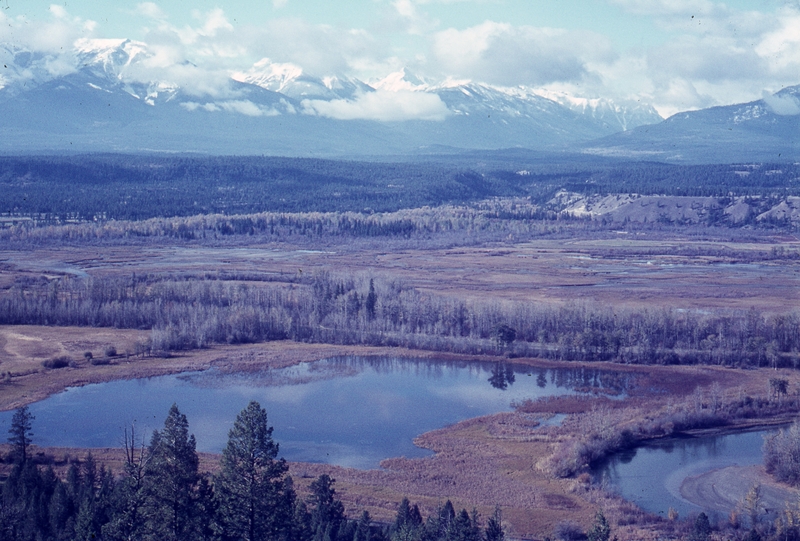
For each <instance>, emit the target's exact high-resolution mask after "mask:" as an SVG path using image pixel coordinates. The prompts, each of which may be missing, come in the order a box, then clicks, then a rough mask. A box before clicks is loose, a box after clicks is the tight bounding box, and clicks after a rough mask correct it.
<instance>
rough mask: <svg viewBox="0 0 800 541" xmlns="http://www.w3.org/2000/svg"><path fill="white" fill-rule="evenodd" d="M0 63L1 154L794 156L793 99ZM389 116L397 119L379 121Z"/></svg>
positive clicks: (117, 50)
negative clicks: (589, 95)
mask: <svg viewBox="0 0 800 541" xmlns="http://www.w3.org/2000/svg"><path fill="white" fill-rule="evenodd" d="M0 60H2V62H3V65H4V68H3V71H2V73H0V137H1V138H0V141H1V142H0V151H2V152H30V151H37V152H38V151H44V150H48V151H51V150H52V151H63V150H79V151H140V150H160V151H170V152H172V151H175V152H187V151H190V152H205V153H214V154H227V153H235V154H242V153H244V154H251V153H257V154H282V155H294V156H297V155H315V156H318V155H326V156H342V155H351V156H352V155H367V154H373V155H381V154H383V155H386V154H396V153H418V152H431V151H434V149H440V150H441V149H443V148H445V147H450V148H458V149H482V150H491V149H501V148H529V149H561V150H565V149H575V148H583V149H584V150H585V151H587V152H592V153H596V154H605V155H624V156H640V155H644V156H647V157H656V158H658V159H671V158H672V159H681V156H684V157H685V156H686V155H687V153H686V152H683V153H682V151H678V150H677V149H679V148H683V147H681V145H684V146H686V147H687V148H689V147H690V148H691V149H692V151H693V152H695V153H698V152H699V155H704V156H708V155H709V152H710V150H711V147H713V146H714V145H719V144H723V145H724V144H728V147H729V148H728V149H727V150H728V151H730V149H731V148H732V147H731V145H730V144H729V143H731V142H734V143H741V142H742V141H745V140H747V138H752V137H755V139H756V140H757V141H761V142H759V143H758V144H755V145H754V146H752V148H755V149H757V150H758V149H761V148H762V147H764V148H767V147H768V148H769V149H772V148H779V149H780V148H784V147H787V145H788V149H789V150H791V149H795V150H796V146H797V142H796V141H797V137H796V134H797V133H798V130H797V119H798V118H800V115H797V114H795V113H794V111H795V109H796V110H797V111H798V112H800V101H798V97H797V94H798V91H797V88H795V89H794V90H792V89H787V90H785V91H783V92H782V93H778V94H776V95H774V96H766V97H765V99H764V100H760V101H758V102H753V103H751V104H743V105H741V106H731V107H728V108H714V109H709V110H705V111H696V112H693V113H682V114H681V115H676V116H674V117H672V118H670V119H668V120H667V121H664V122H660V117H658V115H657V114H656V113H655V111H654V110H653V109H652V108H651V107H649V106H647V105H642V104H638V103H614V102H611V101H608V100H603V99H585V98H576V97H572V96H568V95H565V94H554V93H547V92H545V91H542V90H537V89H531V88H525V87H517V88H502V87H496V86H491V85H486V84H479V83H475V82H471V81H457V80H446V81H439V82H434V81H427V80H425V79H423V78H421V77H418V76H415V75H413V74H411V73H409V72H408V71H406V70H402V71H400V72H397V73H393V74H390V75H388V76H387V77H384V78H383V79H379V80H375V81H371V84H366V83H364V82H362V81H359V80H356V79H351V78H346V77H341V76H339V77H337V76H330V77H316V76H313V75H311V74H309V73H306V72H304V71H303V70H302V69H301V68H300V67H298V66H295V65H292V64H286V63H274V62H271V61H269V60H267V59H264V60H262V61H260V62H257V63H256V64H255V65H253V66H252V67H251V68H250V69H248V70H246V71H239V72H231V73H226V72H223V71H219V72H217V73H214V74H213V76H214V78H213V80H205V79H204V78H203V77H206V76H208V74H207V73H206V72H201V71H200V70H198V69H197V67H196V66H192V65H180V66H177V67H176V66H172V69H171V70H170V69H163V63H162V62H161V60H162V59H160V58H159V57H158V55H157V54H155V53H154V52H152V51H151V50H150V49H149V47H148V46H147V44H145V43H141V42H135V41H130V40H79V41H78V42H76V44H75V48H74V50H73V51H71V52H70V54H67V55H61V56H58V55H50V54H42V53H32V52H29V51H25V50H21V49H19V48H14V47H11V46H0ZM196 79H199V80H196ZM426 108H427V109H426ZM431 108H432V109H433V111H434V114H430V110H431ZM387 109H397V110H400V111H401V112H402V115H385V114H382V113H385V112H386V110H387ZM720 115H721V116H720ZM723 117H724V118H723ZM721 119H722V120H721ZM725 119H727V120H725ZM656 123H657V124H656ZM728 124H730V125H732V126H734V127H736V130H734V133H735V134H737V135H735V136H733V135H731V133H728V132H725V133H721V134H717V133H716V132H714V131H713V129H712V128H711V127H709V126H712V127H713V126H717V128H714V129H717V130H718V131H719V130H722V129H723V128H724V127H726V126H728ZM725 129H727V128H725ZM623 130H627V131H623ZM709 130H711V131H709ZM776 130H777V131H776ZM792 130H794V131H792ZM712 132H713V133H712ZM778 132H779V133H778ZM611 134H614V135H611ZM659 134H661V135H659ZM709 134H711V135H709ZM606 136H609V137H606ZM603 137H605V138H603ZM726 137H727V138H726ZM731 137H733V138H734V139H731ZM737 137H738V139H737ZM759 137H760V138H761V139H759ZM598 138H603V139H599V141H594V140H596V139H598ZM590 141H591V142H590ZM676 141H677V143H676ZM726 141H727V143H726ZM659 145H660V146H659ZM704 145H705V146H704ZM759 145H761V146H759ZM770 145H772V146H770ZM781 145H783V146H781ZM706 147H708V148H706ZM664 148H666V149H668V150H669V152H667V151H666V150H663V149H664ZM698 149H699V150H698ZM759 151H760V150H759ZM637 153H638V154H637ZM712 154H713V152H712ZM676 156H677V157H676Z"/></svg>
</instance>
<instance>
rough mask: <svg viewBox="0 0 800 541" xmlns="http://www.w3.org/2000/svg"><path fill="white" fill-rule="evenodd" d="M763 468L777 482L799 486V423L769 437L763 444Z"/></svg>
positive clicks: (796, 422)
mask: <svg viewBox="0 0 800 541" xmlns="http://www.w3.org/2000/svg"><path fill="white" fill-rule="evenodd" d="M764 466H765V467H766V470H767V473H771V474H772V475H773V476H774V477H775V479H777V480H778V481H781V482H784V483H788V484H790V485H792V486H795V487H796V486H800V423H799V422H798V421H795V422H794V424H792V426H790V427H789V428H788V429H783V430H781V431H780V432H779V433H778V434H775V435H773V436H770V437H768V438H767V439H766V441H765V442H764Z"/></svg>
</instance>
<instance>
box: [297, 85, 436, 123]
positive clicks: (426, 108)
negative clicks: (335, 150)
mask: <svg viewBox="0 0 800 541" xmlns="http://www.w3.org/2000/svg"><path fill="white" fill-rule="evenodd" d="M302 105H303V108H304V110H303V112H304V113H305V114H312V115H319V116H325V117H329V118H335V119H338V120H378V121H382V122H397V121H405V120H431V121H437V120H444V119H445V118H446V117H447V116H448V115H449V113H450V112H449V110H448V109H447V106H446V105H445V104H444V102H443V101H442V100H441V99H440V98H439V96H437V95H435V94H426V93H424V92H409V91H398V92H389V91H384V90H376V91H375V92H365V93H363V94H361V95H360V96H358V97H357V98H356V99H355V100H333V101H324V100H304V101H303V102H302Z"/></svg>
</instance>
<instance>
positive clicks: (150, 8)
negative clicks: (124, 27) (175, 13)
mask: <svg viewBox="0 0 800 541" xmlns="http://www.w3.org/2000/svg"><path fill="white" fill-rule="evenodd" d="M135 13H138V14H140V15H144V16H145V17H148V18H150V19H155V20H157V21H164V20H166V19H167V14H166V13H164V11H163V10H162V9H161V8H160V7H158V5H157V4H155V3H154V2H142V3H141V4H138V5H137V6H136V11H135Z"/></svg>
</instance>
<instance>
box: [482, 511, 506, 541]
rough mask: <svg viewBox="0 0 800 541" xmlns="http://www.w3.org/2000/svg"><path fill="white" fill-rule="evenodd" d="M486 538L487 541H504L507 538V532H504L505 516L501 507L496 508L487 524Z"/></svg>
mask: <svg viewBox="0 0 800 541" xmlns="http://www.w3.org/2000/svg"><path fill="white" fill-rule="evenodd" d="M485 537H486V541H504V540H505V538H506V535H505V532H503V515H502V513H501V512H500V507H499V506H498V507H495V508H494V514H493V515H492V516H491V517H489V520H488V522H487V523H486V535H485Z"/></svg>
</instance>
